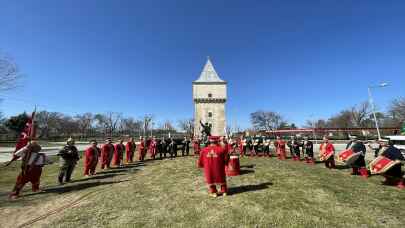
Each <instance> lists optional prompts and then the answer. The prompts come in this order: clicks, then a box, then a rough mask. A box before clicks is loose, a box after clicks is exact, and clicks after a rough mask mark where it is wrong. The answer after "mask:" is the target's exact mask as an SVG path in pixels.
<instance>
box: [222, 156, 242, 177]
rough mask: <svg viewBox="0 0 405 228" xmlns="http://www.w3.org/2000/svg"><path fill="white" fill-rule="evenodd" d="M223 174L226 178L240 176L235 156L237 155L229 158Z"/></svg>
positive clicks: (237, 157)
mask: <svg viewBox="0 0 405 228" xmlns="http://www.w3.org/2000/svg"><path fill="white" fill-rule="evenodd" d="M225 173H226V175H227V176H238V175H240V163H239V156H237V155H231V156H230V158H229V162H228V165H227V166H226V167H225Z"/></svg>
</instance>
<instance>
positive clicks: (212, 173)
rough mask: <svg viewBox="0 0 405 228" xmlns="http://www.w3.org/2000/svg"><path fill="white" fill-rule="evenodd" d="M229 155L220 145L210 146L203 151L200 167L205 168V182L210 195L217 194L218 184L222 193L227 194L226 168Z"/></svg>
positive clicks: (199, 162)
mask: <svg viewBox="0 0 405 228" xmlns="http://www.w3.org/2000/svg"><path fill="white" fill-rule="evenodd" d="M227 163H228V154H227V153H226V152H225V150H224V148H222V147H221V146H219V145H209V146H207V147H205V148H204V149H202V150H201V153H200V158H199V160H198V167H200V168H204V176H205V181H206V183H207V184H208V187H209V191H210V193H216V192H217V188H216V186H215V185H216V184H218V185H221V192H222V193H226V191H227V188H226V176H225V166H226V165H227Z"/></svg>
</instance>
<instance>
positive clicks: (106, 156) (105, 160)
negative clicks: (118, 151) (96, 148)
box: [100, 138, 115, 169]
mask: <svg viewBox="0 0 405 228" xmlns="http://www.w3.org/2000/svg"><path fill="white" fill-rule="evenodd" d="M114 150H115V149H114V145H113V144H112V140H111V139H110V138H109V139H107V140H106V143H105V144H104V145H103V146H102V147H101V156H100V159H101V161H100V163H101V169H104V168H108V169H109V168H110V164H111V160H112V157H113V154H114Z"/></svg>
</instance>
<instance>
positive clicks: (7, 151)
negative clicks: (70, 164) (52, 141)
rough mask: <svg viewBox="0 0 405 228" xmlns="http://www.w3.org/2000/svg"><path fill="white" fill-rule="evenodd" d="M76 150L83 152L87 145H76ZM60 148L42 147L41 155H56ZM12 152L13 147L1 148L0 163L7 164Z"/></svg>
mask: <svg viewBox="0 0 405 228" xmlns="http://www.w3.org/2000/svg"><path fill="white" fill-rule="evenodd" d="M76 147H77V149H78V150H80V151H81V150H84V149H85V148H87V147H88V145H83V144H79V145H76ZM61 148H62V146H48V147H42V151H41V152H43V153H45V154H47V155H56V154H57V153H58V151H59V150H60V149H61ZM13 151H14V147H2V148H0V162H7V161H9V160H10V159H11V155H12V153H13Z"/></svg>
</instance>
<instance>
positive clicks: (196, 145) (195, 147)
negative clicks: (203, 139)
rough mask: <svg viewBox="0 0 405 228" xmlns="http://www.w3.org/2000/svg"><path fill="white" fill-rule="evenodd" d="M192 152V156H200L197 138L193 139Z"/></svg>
mask: <svg viewBox="0 0 405 228" xmlns="http://www.w3.org/2000/svg"><path fill="white" fill-rule="evenodd" d="M193 150H194V155H199V154H200V150H201V147H200V140H199V139H198V138H197V137H194V139H193Z"/></svg>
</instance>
